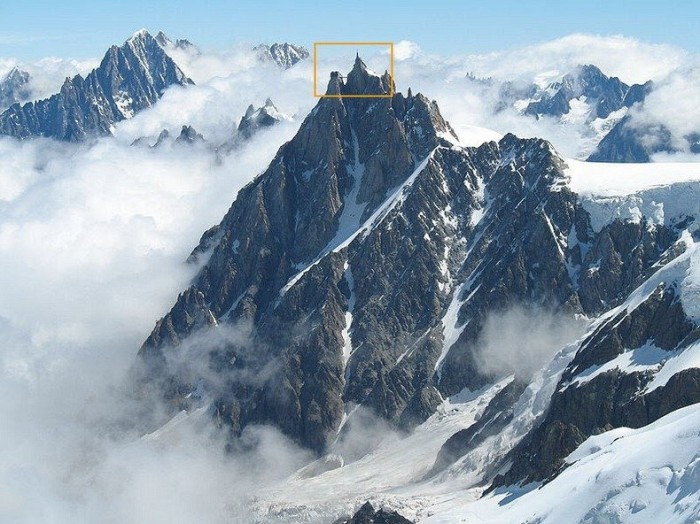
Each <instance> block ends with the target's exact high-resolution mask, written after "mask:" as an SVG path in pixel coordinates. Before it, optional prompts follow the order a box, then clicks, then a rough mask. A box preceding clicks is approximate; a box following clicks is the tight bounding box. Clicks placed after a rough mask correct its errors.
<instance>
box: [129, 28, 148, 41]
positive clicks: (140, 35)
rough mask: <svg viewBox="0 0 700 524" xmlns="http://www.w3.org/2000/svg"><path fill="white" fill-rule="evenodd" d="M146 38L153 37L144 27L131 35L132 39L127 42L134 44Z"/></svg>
mask: <svg viewBox="0 0 700 524" xmlns="http://www.w3.org/2000/svg"><path fill="white" fill-rule="evenodd" d="M145 38H153V37H152V36H151V33H149V32H148V30H147V29H145V28H143V27H142V28H141V29H139V30H138V31H136V32H135V33H134V34H133V35H131V37H130V38H129V39H128V40H127V42H133V41H136V40H143V39H145Z"/></svg>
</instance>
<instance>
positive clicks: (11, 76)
mask: <svg viewBox="0 0 700 524" xmlns="http://www.w3.org/2000/svg"><path fill="white" fill-rule="evenodd" d="M29 80H30V76H29V73H27V72H26V71H22V70H20V69H19V68H17V67H13V68H12V69H11V70H10V72H9V73H7V75H5V78H3V79H2V80H0V110H4V109H6V108H8V107H10V106H11V105H13V104H16V103H18V102H24V101H25V100H27V99H29V97H30V96H31V90H30V89H29Z"/></svg>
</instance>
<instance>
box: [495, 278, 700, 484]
mask: <svg viewBox="0 0 700 524" xmlns="http://www.w3.org/2000/svg"><path fill="white" fill-rule="evenodd" d="M698 338H700V328H699V327H698V326H697V325H696V324H695V323H694V322H692V321H691V320H689V319H688V318H687V317H686V315H685V313H684V312H683V308H682V307H681V304H680V302H679V300H678V289H677V285H676V284H675V283H670V284H664V283H661V284H660V285H659V286H658V287H657V288H656V290H654V291H653V292H652V293H651V294H650V295H649V296H648V298H646V299H645V300H644V301H643V302H642V303H641V304H640V305H639V306H638V307H636V308H635V309H633V310H632V311H627V310H622V311H620V312H619V313H618V314H616V315H613V316H611V317H610V318H609V319H607V321H605V322H604V323H602V324H601V325H600V326H599V327H598V328H597V329H596V330H595V331H594V332H593V333H591V334H590V335H589V336H588V338H586V339H585V340H584V341H583V342H582V344H581V346H580V348H579V350H578V353H577V354H576V356H575V358H574V359H573V360H572V362H571V363H570V364H569V366H568V367H567V369H566V370H565V371H564V374H563V375H562V378H561V381H560V383H559V386H558V387H557V391H556V393H555V394H554V396H553V397H552V400H551V404H550V407H549V409H548V411H547V413H546V415H545V417H544V420H543V421H542V422H541V424H539V425H538V426H537V427H536V428H535V429H534V430H533V431H532V432H531V433H530V434H529V435H528V436H527V437H526V439H525V440H524V441H522V442H521V443H520V444H519V445H518V446H517V447H516V448H515V449H514V450H513V452H512V453H511V454H510V455H509V458H510V459H512V460H513V465H512V467H511V468H510V469H509V470H508V472H507V473H506V474H505V475H503V476H501V477H497V478H496V480H495V483H494V485H504V484H513V483H516V482H521V483H527V482H530V481H542V480H545V479H548V478H550V477H552V476H553V475H555V474H556V473H557V472H558V471H559V470H560V468H561V467H563V466H564V465H565V464H564V459H565V458H566V457H567V456H568V455H569V454H570V453H571V452H572V451H574V450H575V449H576V447H578V445H580V444H581V443H582V442H583V441H584V440H585V439H586V438H587V437H589V436H591V435H595V434H598V433H602V432H604V431H608V430H610V429H613V428H618V427H623V426H624V427H631V428H639V427H642V426H645V425H647V424H649V423H651V422H653V421H655V420H657V419H659V418H660V417H663V416H664V415H666V414H668V413H670V412H671V411H674V410H676V409H679V408H681V407H684V406H687V405H690V404H693V403H696V402H700V370H698V369H687V370H684V371H681V372H679V373H677V374H675V375H673V376H672V377H671V379H670V380H669V381H668V382H667V383H666V384H665V385H664V386H662V387H658V388H655V389H652V390H651V391H648V390H647V386H648V385H649V383H650V381H651V379H652V375H651V373H648V372H645V371H634V372H630V373H624V372H622V371H620V370H619V369H618V368H613V369H611V370H609V371H605V372H602V373H600V374H597V375H595V376H593V378H591V379H590V380H588V381H584V382H582V383H576V382H572V381H573V380H574V379H575V378H576V377H577V376H578V375H579V374H581V373H583V372H584V371H587V370H595V369H596V368H597V367H599V366H602V365H603V364H605V363H607V362H609V361H610V360H612V359H614V358H615V357H617V356H618V355H620V354H622V353H623V352H624V351H629V350H633V349H636V348H640V347H641V346H643V345H645V344H653V345H654V346H655V347H657V348H660V349H661V350H665V351H668V352H669V355H670V354H671V352H672V351H675V350H682V349H683V348H685V347H687V346H688V345H690V344H691V343H693V342H695V341H697V340H698ZM583 376H585V373H584V375H583Z"/></svg>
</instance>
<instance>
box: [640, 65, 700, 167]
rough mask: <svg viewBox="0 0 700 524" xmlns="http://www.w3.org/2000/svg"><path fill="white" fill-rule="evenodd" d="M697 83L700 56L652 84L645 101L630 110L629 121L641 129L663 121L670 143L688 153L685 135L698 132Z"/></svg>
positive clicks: (699, 109) (698, 79)
mask: <svg viewBox="0 0 700 524" xmlns="http://www.w3.org/2000/svg"><path fill="white" fill-rule="evenodd" d="M698 85H700V60H694V61H693V62H689V63H688V64H686V65H685V66H684V67H682V68H679V69H677V70H676V71H674V72H673V73H671V74H670V75H668V77H666V78H664V79H663V80H662V81H660V82H658V83H656V84H655V85H654V89H653V90H652V92H651V93H650V94H649V95H648V96H647V97H646V99H645V101H644V104H642V105H637V106H635V107H634V110H633V111H632V112H631V115H632V125H633V126H635V127H637V128H638V129H640V130H646V129H647V128H649V127H654V126H658V125H663V126H664V127H665V128H666V129H668V130H669V131H670V133H671V141H672V142H671V143H672V146H673V147H674V148H676V149H678V150H679V151H680V152H681V153H685V154H688V152H689V151H688V146H689V145H688V142H687V140H686V137H687V136H688V135H691V134H693V133H700V103H699V102H700V100H699V96H698V88H697V86H698ZM667 158H668V157H667Z"/></svg>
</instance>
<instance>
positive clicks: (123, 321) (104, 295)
mask: <svg viewBox="0 0 700 524" xmlns="http://www.w3.org/2000/svg"><path fill="white" fill-rule="evenodd" d="M246 75H247V73H245V72H242V73H241V77H236V78H232V79H231V80H230V82H229V83H228V84H227V82H226V80H225V79H223V80H222V79H215V80H212V83H211V84H205V85H202V86H197V87H195V88H192V90H191V91H189V92H188V93H184V92H169V93H168V94H167V96H166V97H165V99H164V104H163V105H162V106H160V105H156V107H154V108H152V109H151V110H149V111H145V112H143V113H142V114H140V115H139V116H138V117H137V118H135V119H134V120H132V121H128V122H124V123H123V124H120V125H118V126H117V130H116V136H115V138H104V139H100V140H97V141H96V142H94V143H88V144H65V143H58V142H55V141H51V140H47V139H36V140H26V141H17V140H13V139H9V138H2V139H0V154H2V155H3V158H5V159H6V161H5V162H3V163H2V165H0V263H1V264H2V267H3V271H2V272H1V273H0V286H1V287H2V289H3V293H2V294H0V295H1V296H0V336H1V337H2V339H3V345H2V348H1V350H0V419H2V420H3V431H2V432H0V449H2V451H0V493H2V495H0V514H1V515H3V518H8V519H9V520H11V521H12V522H19V523H21V522H42V521H47V520H51V521H53V522H59V523H61V522H77V521H81V522H86V521H87V522H143V521H153V522H183V521H201V520H202V519H204V520H205V521H211V522H217V521H224V520H226V519H224V518H223V517H222V515H226V516H227V518H228V519H229V520H230V518H231V514H232V513H233V514H236V513H235V510H234V509H233V508H232V505H235V503H236V501H238V500H241V497H244V496H247V495H246V494H250V490H249V489H248V486H251V485H252V484H251V483H254V482H256V481H257V482H258V484H257V485H254V487H255V488H256V489H257V488H258V487H259V485H260V483H263V482H272V481H273V476H272V475H270V473H271V472H277V473H279V474H280V475H282V474H285V473H288V472H289V470H288V469H286V468H287V467H289V468H291V469H294V468H295V467H296V464H297V462H296V460H297V459H298V458H299V457H306V455H305V454H304V453H303V452H299V451H298V450H296V448H295V447H294V446H293V445H291V444H289V443H286V440H285V439H284V438H282V437H281V436H279V435H278V434H277V433H276V432H274V431H272V430H267V429H251V430H250V432H252V433H251V435H252V436H251V437H250V439H252V440H251V443H250V444H249V446H248V447H249V448H250V450H252V451H250V452H249V454H248V455H247V456H246V458H245V459H243V458H240V457H229V458H223V455H222V450H223V447H224V442H223V437H222V436H221V435H217V434H216V431H215V428H213V427H210V426H208V425H207V424H204V423H203V422H202V424H200V426H197V427H191V428H190V429H187V430H186V431H185V430H184V429H183V431H184V433H183V434H181V435H180V436H178V437H177V438H175V437H174V438H175V441H176V444H172V443H171V442H170V441H168V443H165V442H162V441H161V442H160V443H159V442H158V441H155V442H154V441H143V440H141V439H140V438H139V437H140V434H139V433H138V432H137V431H135V429H133V428H131V427H130V426H131V424H132V423H133V422H134V421H135V420H137V419H138V416H139V415H140V411H139V409H137V407H138V406H136V405H134V402H133V399H132V398H131V394H130V392H129V388H128V387H125V384H128V382H127V381H126V377H127V376H128V372H129V369H130V367H131V365H132V364H133V362H134V358H135V355H136V352H137V350H138V348H139V346H140V345H141V343H142V342H143V340H144V339H145V338H146V336H147V335H148V333H149V332H150V330H151V329H152V328H153V325H154V323H155V320H156V319H157V318H159V317H160V316H162V315H163V314H165V313H166V312H167V311H168V309H169V308H170V306H171V305H172V304H173V303H174V300H175V298H176V296H177V293H178V292H179V291H180V290H182V289H184V288H185V287H186V286H187V284H188V282H189V280H190V279H191V278H192V276H193V271H194V269H195V268H193V267H190V266H187V265H186V264H184V260H185V259H186V258H187V256H188V254H189V252H190V251H191V249H192V248H193V247H195V246H196V245H197V243H198V240H199V237H200V235H201V234H202V232H203V231H205V230H206V229H208V228H209V227H210V226H212V225H213V224H215V223H218V222H219V221H220V219H221V217H222V216H223V215H224V213H225V212H226V210H227V209H228V207H229V206H230V204H231V202H232V201H233V200H234V198H235V196H236V193H237V191H238V190H239V189H240V188H241V187H242V186H243V185H244V184H245V183H247V182H249V181H250V180H251V179H252V178H253V177H254V176H255V175H257V174H258V173H260V172H261V171H262V170H263V169H264V168H265V167H266V166H267V164H268V163H269V162H270V160H271V159H272V157H273V156H274V154H275V152H276V150H277V149H278V148H279V146H280V145H281V144H282V143H283V142H285V141H286V140H288V139H289V138H290V137H291V136H292V135H293V133H294V132H295V128H296V126H297V125H298V121H297V122H292V123H285V124H281V125H279V126H276V127H274V128H271V129H269V130H263V131H261V132H260V133H259V134H257V135H255V136H254V137H253V138H252V139H251V140H249V141H247V142H246V143H245V144H244V145H243V146H242V147H240V148H238V149H236V150H235V151H234V152H232V153H231V154H230V155H228V156H225V157H219V156H218V155H217V154H216V153H215V152H214V150H213V149H211V148H209V147H199V148H197V147H187V146H181V147H178V145H172V146H170V147H163V148H157V149H150V148H148V147H137V146H131V145H130V144H131V141H132V138H134V137H138V136H141V135H143V134H148V133H150V132H156V131H159V130H160V129H161V128H162V127H161V126H173V127H174V126H177V125H181V124H184V123H194V124H198V123H200V122H201V123H202V131H206V132H207V133H208V134H210V137H208V138H211V139H212V140H214V141H213V142H210V143H211V144H212V145H213V146H215V145H218V144H217V143H216V141H215V140H216V139H218V138H221V139H224V138H230V137H231V136H232V132H233V128H234V127H235V124H236V123H237V119H238V118H240V115H241V114H242V112H243V111H244V110H245V107H246V105H247V104H249V103H251V102H252V103H255V102H257V101H258V100H259V101H260V103H262V101H263V100H264V99H265V97H266V96H268V95H272V96H273V97H274V96H275V93H277V94H279V95H280V97H279V98H280V99H282V100H284V101H285V102H283V103H280V106H281V108H282V109H287V107H286V105H283V104H286V100H287V99H286V98H285V93H283V91H284V90H285V89H287V90H288V93H296V94H297V96H298V92H299V91H300V90H299V91H295V90H294V87H293V85H294V83H295V82H298V81H297V80H294V79H293V78H292V80H290V81H289V82H285V80H284V78H283V76H284V74H283V73H281V72H280V71H279V70H274V71H273V70H267V72H266V73H261V72H258V73H255V74H251V75H250V76H249V77H247V76H246ZM256 75H257V76H256ZM265 75H267V76H265ZM247 84H250V85H252V84H256V85H270V86H272V87H271V89H270V90H269V91H264V90H261V89H259V88H258V89H245V90H238V89H237V88H236V86H237V85H247ZM306 85H308V84H306ZM190 95H191V99H190V98H188V97H189V96H190ZM287 96H291V95H287ZM299 98H301V97H299ZM278 103H279V102H278ZM178 104H179V106H178ZM205 123H208V125H205ZM174 130H176V131H177V129H176V128H175V129H174ZM154 408H157V405H156V406H154ZM140 409H142V407H141V408H140ZM201 418H202V419H203V420H204V419H205V420H207V421H211V418H210V417H209V416H208V415H207V416H206V417H201ZM256 432H257V433H256ZM256 457H257V458H256ZM265 457H269V459H266V458H265ZM256 460H257V462H258V463H259V464H258V466H256V464H255V461H256ZM266 460H271V461H272V462H269V461H267V462H266ZM305 460H307V459H304V460H303V461H305ZM273 463H274V467H273ZM280 467H281V469H280ZM276 468H277V469H276ZM275 478H276V477H275ZM193 479H196V482H195V481H193ZM244 520H245V519H244Z"/></svg>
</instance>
